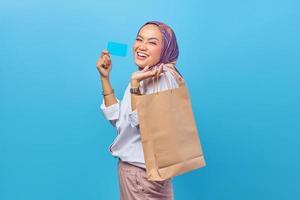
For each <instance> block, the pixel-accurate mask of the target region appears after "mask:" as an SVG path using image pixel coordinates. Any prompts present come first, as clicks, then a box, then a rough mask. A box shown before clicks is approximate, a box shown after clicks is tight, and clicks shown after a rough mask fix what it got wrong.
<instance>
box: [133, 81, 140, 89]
mask: <svg viewBox="0 0 300 200" xmlns="http://www.w3.org/2000/svg"><path fill="white" fill-rule="evenodd" d="M131 87H132V88H137V87H140V82H139V81H138V80H136V79H131Z"/></svg>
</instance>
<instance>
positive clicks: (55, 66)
mask: <svg viewBox="0 0 300 200" xmlns="http://www.w3.org/2000/svg"><path fill="white" fill-rule="evenodd" d="M299 8H300V3H299V1H297V0H251V1H250V0H249V1H238V0H229V1H221V0H212V1H208V0H205V1H203V0H199V1H158V0H153V1H108V0H106V1H95V0H87V1H83V0H81V1H68V0H66V1H58V0H52V1H50V0H48V1H38V0H25V1H14V0H1V2H0V199H1V200H66V199H72V200H99V199H105V200H106V199H108V200H115V199H119V189H118V177H117V165H116V164H117V159H115V158H113V157H112V156H111V155H110V153H109V151H108V147H109V145H110V144H111V143H112V141H113V139H114V138H115V136H116V131H115V130H114V129H113V127H112V126H111V125H110V124H109V123H108V122H107V121H106V120H105V118H104V116H103V114H102V113H101V111H100V103H101V102H102V96H101V85H100V81H99V75H98V72H97V70H96V67H95V64H96V60H97V59H98V57H99V55H100V52H101V50H102V49H103V48H105V47H106V44H107V42H108V41H115V42H120V43H125V44H128V45H129V49H128V53H127V56H126V57H117V56H113V57H112V60H113V71H112V74H111V81H112V85H113V87H114V89H115V92H116V94H117V96H118V97H119V98H121V97H122V96H123V92H124V90H125V87H126V86H127V84H128V81H129V79H130V75H131V73H132V72H134V71H136V70H137V67H136V65H135V64H134V62H133V56H132V44H133V42H134V40H135V35H136V33H137V31H138V29H139V27H140V26H141V25H142V24H143V23H145V22H146V21H149V20H159V21H163V22H165V23H167V24H169V25H170V26H171V27H172V28H173V29H174V31H175V33H176V35H177V40H178V43H179V48H180V56H179V60H178V65H177V66H178V69H179V70H180V71H181V72H182V74H183V75H184V77H185V79H186V81H187V84H188V86H189V91H190V95H191V100H192V106H193V111H194V115H195V118H196V122H197V126H198V129H199V134H200V139H201V143H202V147H203V151H204V154H205V158H206V162H207V166H206V167H205V168H202V169H199V170H196V171H193V172H190V173H187V174H184V175H181V176H178V177H176V178H174V191H175V199H176V200H223V199H224V200H248V199H249V200H250V199H251V200H253V199H263V200H265V199H266V200H269V199H270V200H286V199H288V200H298V199H300V193H299V188H300V172H299V165H300V159H299V153H300V147H299V142H300V136H299V134H300V123H299V122H300V116H299V115H300V103H299V98H300V90H299V87H300V81H299V75H300V69H299V67H300V59H299V57H300V56H299V54H300V48H299V46H300V39H299V34H300V13H299V10H300V9H299Z"/></svg>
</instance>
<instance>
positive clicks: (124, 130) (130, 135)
mask: <svg viewBox="0 0 300 200" xmlns="http://www.w3.org/2000/svg"><path fill="white" fill-rule="evenodd" d="M163 76H165V77H163ZM165 78H167V80H166V79H165ZM157 83H158V85H157V84H156V79H155V82H154V87H153V82H152V79H151V78H149V79H146V80H144V81H141V82H140V91H141V93H142V94H151V93H153V92H155V91H163V90H168V89H171V88H172V89H174V88H178V87H179V85H178V83H177V82H176V79H175V77H173V75H172V73H171V72H169V71H165V72H164V73H161V74H160V77H159V78H158V82H157ZM117 101H118V102H117V103H116V104H113V105H110V106H108V107H106V106H105V104H104V99H103V101H102V104H101V106H100V108H101V110H102V112H103V114H104V116H105V118H106V119H107V120H109V122H110V123H111V124H112V125H113V126H114V127H116V129H117V136H116V138H115V140H114V141H113V143H112V144H111V145H110V147H109V151H110V152H111V154H112V155H113V156H114V157H118V158H120V159H121V160H122V161H125V162H129V163H131V164H132V165H135V166H138V167H142V168H146V166H145V160H144V152H143V146H142V142H141V135H140V129H139V119H138V114H137V110H136V109H135V110H134V111H132V109H131V94H130V83H129V84H128V86H127V88H126V90H125V94H124V96H123V99H122V101H120V100H119V99H117Z"/></svg>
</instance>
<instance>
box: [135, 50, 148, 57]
mask: <svg viewBox="0 0 300 200" xmlns="http://www.w3.org/2000/svg"><path fill="white" fill-rule="evenodd" d="M136 55H137V58H138V59H146V58H147V57H148V55H147V54H145V53H142V52H137V53H136Z"/></svg>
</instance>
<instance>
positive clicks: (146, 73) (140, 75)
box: [131, 64, 163, 83]
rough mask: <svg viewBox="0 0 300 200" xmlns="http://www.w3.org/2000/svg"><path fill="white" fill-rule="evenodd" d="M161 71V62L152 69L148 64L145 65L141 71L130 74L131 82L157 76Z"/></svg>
mask: <svg viewBox="0 0 300 200" xmlns="http://www.w3.org/2000/svg"><path fill="white" fill-rule="evenodd" d="M162 71H163V64H161V65H159V66H158V67H155V68H154V69H150V66H146V67H145V68H144V69H142V70H141V71H137V72H134V73H133V74H132V76H131V82H135V83H139V82H140V81H142V80H144V79H147V78H151V77H158V76H159V75H160V73H161V72H162Z"/></svg>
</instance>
